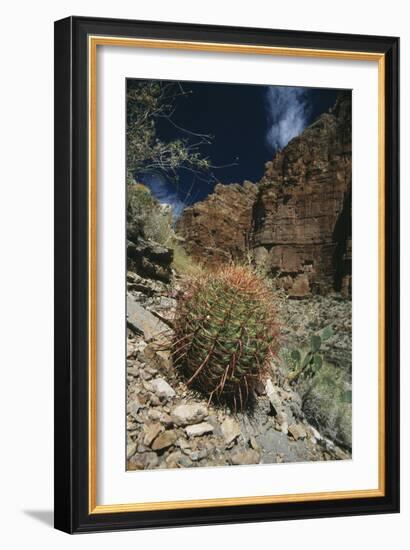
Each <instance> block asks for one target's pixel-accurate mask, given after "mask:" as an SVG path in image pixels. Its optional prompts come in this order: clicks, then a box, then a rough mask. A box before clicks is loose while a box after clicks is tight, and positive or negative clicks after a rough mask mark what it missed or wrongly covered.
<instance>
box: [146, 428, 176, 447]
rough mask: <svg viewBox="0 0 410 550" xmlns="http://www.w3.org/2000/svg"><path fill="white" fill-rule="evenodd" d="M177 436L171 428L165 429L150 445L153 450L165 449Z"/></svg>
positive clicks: (172, 443) (173, 442)
mask: <svg viewBox="0 0 410 550" xmlns="http://www.w3.org/2000/svg"><path fill="white" fill-rule="evenodd" d="M176 440H177V436H176V434H175V432H174V431H173V430H167V431H165V432H162V433H161V434H160V435H159V436H158V437H157V438H156V439H155V440H154V442H153V444H152V445H151V447H152V449H153V450H154V451H160V450H162V449H167V448H168V447H171V446H172V445H174V444H175V442H176Z"/></svg>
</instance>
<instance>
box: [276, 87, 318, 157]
mask: <svg viewBox="0 0 410 550" xmlns="http://www.w3.org/2000/svg"><path fill="white" fill-rule="evenodd" d="M306 95H307V94H306V90H305V89H304V88H289V87H285V86H269V87H268V88H267V90H266V98H265V99H266V109H267V115H268V131H267V133H266V141H267V143H268V145H269V146H270V147H272V149H273V150H274V151H276V150H278V149H282V148H283V147H285V145H286V144H287V143H288V142H289V141H290V140H291V139H292V138H294V137H295V136H297V135H299V134H300V133H301V132H302V131H303V130H304V129H305V128H306V126H307V121H308V116H309V105H308V103H307V98H306Z"/></svg>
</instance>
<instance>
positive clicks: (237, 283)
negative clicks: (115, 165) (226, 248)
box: [173, 266, 278, 409]
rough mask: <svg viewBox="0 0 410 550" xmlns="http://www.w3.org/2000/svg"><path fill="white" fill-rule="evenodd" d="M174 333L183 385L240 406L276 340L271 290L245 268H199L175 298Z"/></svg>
mask: <svg viewBox="0 0 410 550" xmlns="http://www.w3.org/2000/svg"><path fill="white" fill-rule="evenodd" d="M175 334H176V336H175V341H174V344H173V357H174V363H175V365H176V366H177V368H178V369H179V370H180V372H181V373H182V374H183V376H184V377H185V379H186V380H187V383H188V385H192V387H193V388H194V389H196V390H198V391H200V392H202V393H203V394H205V395H206V396H208V399H209V401H210V400H211V399H216V400H219V401H224V402H226V403H228V404H231V405H233V406H234V408H235V409H236V408H238V407H239V408H241V409H242V408H243V407H244V406H245V405H246V404H247V403H248V402H249V399H250V398H251V397H252V395H253V393H254V388H255V386H256V384H257V382H258V381H259V380H260V379H261V378H262V377H263V375H264V373H265V372H266V369H267V367H268V365H269V362H270V359H271V357H272V354H273V353H274V352H275V350H276V346H277V334H278V330H277V324H276V321H275V313H274V311H273V305H272V296H271V294H270V291H269V289H268V288H267V287H266V285H265V283H264V282H263V280H262V279H261V278H260V277H259V276H257V275H256V274H255V273H254V272H253V271H252V270H250V269H249V268H244V267H237V266H229V267H226V268H224V269H222V270H220V271H218V272H213V273H209V274H207V275H205V276H204V274H201V276H200V277H197V278H195V279H191V280H190V282H189V283H188V284H187V287H186V289H185V291H184V292H183V293H181V295H180V297H179V298H178V306H177V313H176V319H175Z"/></svg>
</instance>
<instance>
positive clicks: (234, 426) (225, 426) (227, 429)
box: [221, 416, 241, 445]
mask: <svg viewBox="0 0 410 550" xmlns="http://www.w3.org/2000/svg"><path fill="white" fill-rule="evenodd" d="M221 430H222V435H223V437H224V439H225V442H226V444H227V445H229V444H230V443H232V442H233V441H235V439H236V438H237V437H239V435H240V433H241V428H240V426H239V424H238V423H237V422H236V421H235V420H233V419H232V418H230V417H229V416H228V417H226V418H225V420H224V421H223V422H222V424H221Z"/></svg>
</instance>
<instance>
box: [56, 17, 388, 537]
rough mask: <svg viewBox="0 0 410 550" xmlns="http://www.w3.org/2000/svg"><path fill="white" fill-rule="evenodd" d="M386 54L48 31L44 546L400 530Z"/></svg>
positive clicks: (237, 40) (95, 30) (162, 33)
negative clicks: (127, 532)
mask: <svg viewBox="0 0 410 550" xmlns="http://www.w3.org/2000/svg"><path fill="white" fill-rule="evenodd" d="M398 81H399V39H398V38H393V37H381V36H359V35H343V34H327V33H315V32H304V31H303V32H301V31H284V30H270V29H253V28H252V29H251V28H232V27H218V26H202V25H191V24H179V23H159V22H147V21H129V20H111V19H95V18H82V17H69V18H67V19H63V20H61V21H58V22H56V24H55V527H56V528H57V529H60V530H63V531H66V532H68V533H78V532H90V531H105V530H118V529H137V528H151V527H170V526H183V525H203V524H212V523H232V522H251V521H271V520H279V519H296V518H315V517H329V516H342V515H353V514H377V513H393V512H398V510H399V167H398V163H399V145H398V139H399V122H398V113H399V98H398Z"/></svg>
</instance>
